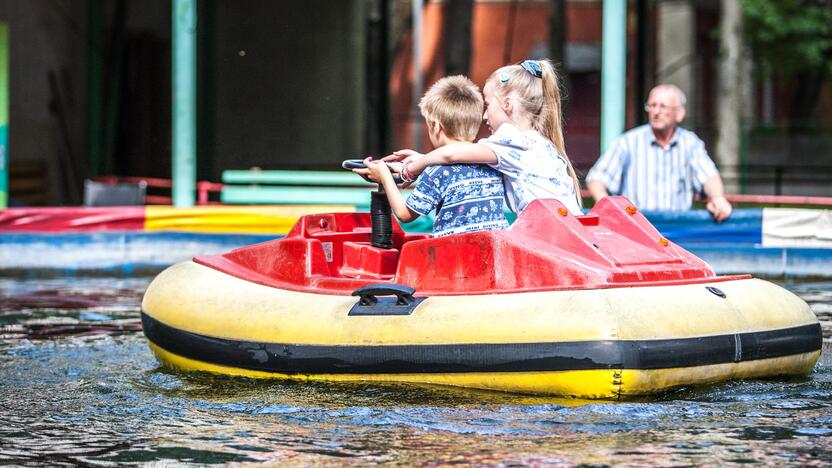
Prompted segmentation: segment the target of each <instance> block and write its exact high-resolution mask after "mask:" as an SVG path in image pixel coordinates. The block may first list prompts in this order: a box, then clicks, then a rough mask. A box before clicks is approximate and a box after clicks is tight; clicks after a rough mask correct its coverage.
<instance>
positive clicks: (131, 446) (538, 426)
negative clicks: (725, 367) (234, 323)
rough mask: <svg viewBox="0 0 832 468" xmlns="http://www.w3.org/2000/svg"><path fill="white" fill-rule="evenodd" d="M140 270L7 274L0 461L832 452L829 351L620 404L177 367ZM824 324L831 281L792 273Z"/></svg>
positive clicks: (796, 458)
mask: <svg viewBox="0 0 832 468" xmlns="http://www.w3.org/2000/svg"><path fill="white" fill-rule="evenodd" d="M149 280H150V278H84V277H80V278H79V277H71V278H51V279H50V278H47V279H31V280H21V279H3V278H0V376H2V377H0V464H49V465H61V464H66V465H77V464H93V465H122V464H130V463H136V464H142V463H166V462H176V463H183V462H184V463H196V464H202V463H224V462H261V461H262V462H280V463H289V464H297V465H305V464H310V463H315V464H323V465H344V464H362V465H364V464H374V463H399V464H430V465H432V464H450V463H465V464H486V465H491V464H499V465H511V464H523V465H527V464H532V465H561V464H563V465H573V464H602V465H609V464H631V465H640V464H660V465H686V464H727V463H738V464H739V463H750V462H756V463H765V464H778V465H779V464H786V463H793V464H828V463H829V462H830V461H832V410H830V406H832V367H830V366H832V363H830V362H829V361H830V359H829V352H825V355H824V357H823V359H822V362H821V364H819V365H818V367H816V369H815V371H814V372H813V373H812V374H811V375H809V376H806V377H800V378H794V379H789V380H782V379H778V380H770V381H761V380H755V381H746V382H731V383H726V384H720V385H715V386H710V387H697V388H685V389H680V390H677V391H674V392H671V393H668V394H665V395H662V396H660V397H657V398H653V399H650V400H644V401H636V402H627V403H607V402H601V403H599V402H587V401H579V400H571V399H555V398H542V397H530V396H522V395H508V394H501V393H494V392H480V391H469V390H463V389H453V388H440V387H431V386H414V385H360V384H325V383H301V382H278V381H256V380H249V379H240V378H226V377H218V376H213V375H203V374H181V373H171V372H168V371H166V370H165V369H162V368H160V367H159V366H158V364H157V362H156V361H155V359H154V358H153V356H152V354H151V353H150V351H149V349H148V347H147V345H146V342H145V340H144V337H143V335H142V334H141V331H140V324H139V322H138V315H139V304H140V301H141V295H142V293H143V291H144V288H145V287H146V285H147V283H148V282H149ZM783 284H784V286H786V287H788V288H790V289H791V290H793V291H795V292H797V293H798V294H800V295H801V297H803V298H804V299H805V300H806V301H807V302H809V303H810V304H811V306H812V308H813V310H814V311H815V312H816V313H817V314H818V316H819V317H820V318H821V319H822V321H823V322H824V336H825V337H826V338H827V339H828V338H829V336H830V335H832V328H830V323H832V282H817V281H816V282H787V283H783Z"/></svg>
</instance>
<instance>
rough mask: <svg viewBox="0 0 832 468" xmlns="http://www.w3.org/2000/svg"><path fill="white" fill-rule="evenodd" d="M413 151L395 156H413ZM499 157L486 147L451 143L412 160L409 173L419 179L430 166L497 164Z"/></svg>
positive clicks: (397, 152)
mask: <svg viewBox="0 0 832 468" xmlns="http://www.w3.org/2000/svg"><path fill="white" fill-rule="evenodd" d="M411 153H413V154H416V153H415V152H412V151H411V150H401V151H396V152H395V153H394V154H396V155H401V156H404V157H408V156H412V155H413V154H411ZM496 162H497V155H496V154H494V151H492V150H491V148H489V147H488V146H486V145H482V144H479V143H451V144H449V145H445V146H440V147H439V148H436V149H435V150H433V151H431V152H430V153H428V154H426V155H425V156H424V157H422V158H412V159H411V160H409V161H408V162H407V172H408V174H409V175H410V176H412V177H413V178H415V177H417V176H418V175H419V174H421V173H422V171H424V170H425V169H427V168H428V167H430V166H444V165H448V164H495V163H496Z"/></svg>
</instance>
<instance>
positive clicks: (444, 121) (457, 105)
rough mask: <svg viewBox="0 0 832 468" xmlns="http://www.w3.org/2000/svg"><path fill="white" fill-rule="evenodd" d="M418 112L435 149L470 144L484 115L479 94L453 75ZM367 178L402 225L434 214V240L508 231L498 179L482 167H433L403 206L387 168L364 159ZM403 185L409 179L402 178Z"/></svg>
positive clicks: (428, 96)
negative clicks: (377, 185)
mask: <svg viewBox="0 0 832 468" xmlns="http://www.w3.org/2000/svg"><path fill="white" fill-rule="evenodd" d="M419 109H420V110H421V111H422V116H423V117H424V118H425V124H426V125H427V127H428V133H429V136H430V142H431V144H432V145H433V147H434V148H438V147H440V146H444V145H447V144H449V143H458V142H471V141H473V140H474V139H475V138H476V136H477V133H478V132H479V129H480V125H481V123H482V116H483V99H482V95H481V94H480V90H479V88H478V87H477V85H475V84H474V83H473V82H472V81H471V80H469V79H468V78H466V77H464V76H461V75H457V76H448V77H445V78H442V79H441V80H439V81H437V82H436V83H435V84H434V85H433V86H431V88H430V89H429V90H428V91H427V92H426V93H425V95H424V96H423V97H422V100H421V101H420V102H419ZM365 164H366V165H367V169H368V176H369V177H370V178H371V179H373V180H375V181H376V182H380V183H381V184H382V185H383V186H384V191H385V192H386V193H387V199H388V201H389V202H390V207H391V208H392V210H393V213H395V215H396V217H397V218H399V220H400V221H403V222H408V221H413V220H414V219H416V218H418V217H419V216H421V215H426V214H428V213H430V212H431V211H432V210H433V209H434V208H435V209H436V211H437V213H436V217H435V219H434V222H433V235H434V236H436V237H441V236H447V235H451V234H460V233H465V232H474V231H485V230H493V229H506V228H508V222H507V221H506V218H505V215H504V214H503V198H504V196H505V191H504V189H503V182H502V177H501V176H500V174H499V173H498V172H497V171H496V170H494V169H492V168H490V167H488V166H487V165H485V164H454V165H448V166H432V167H430V168H428V169H426V170H425V171H424V172H423V173H422V174H421V175H420V176H419V178H418V179H417V180H416V184H415V188H414V190H413V192H412V193H411V194H410V196H409V197H408V198H407V201H405V200H404V197H403V196H402V194H401V192H400V191H399V188H398V187H397V186H396V183H395V182H394V181H393V177H392V175H391V174H390V169H389V168H388V167H387V164H385V163H383V162H381V161H371V158H367V159H366V160H365ZM403 176H404V177H405V180H406V176H407V174H403Z"/></svg>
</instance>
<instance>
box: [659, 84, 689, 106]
mask: <svg viewBox="0 0 832 468" xmlns="http://www.w3.org/2000/svg"><path fill="white" fill-rule="evenodd" d="M657 89H662V90H669V91H673V92H674V93H676V99H678V100H679V105H680V106H684V105H685V104H687V102H688V97H687V96H685V92H684V91H682V88H680V87H678V86H676V85H675V84H670V83H662V84H660V85H656V86H655V87H654V88H653V89H651V90H650V92H651V93H652V92H653V91H655V90H657Z"/></svg>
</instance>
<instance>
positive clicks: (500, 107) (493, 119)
mask: <svg viewBox="0 0 832 468" xmlns="http://www.w3.org/2000/svg"><path fill="white" fill-rule="evenodd" d="M482 94H483V97H484V98H485V114H483V116H482V118H483V120H485V124H486V125H488V129H489V130H491V133H494V132H496V131H497V129H498V128H500V125H502V124H504V123H506V122H510V121H511V119H509V117H508V114H506V111H507V110H508V100H507V99H506V98H500V97H499V96H497V95H496V94H495V93H494V84H493V83H486V85H485V88H483V90H482Z"/></svg>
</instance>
